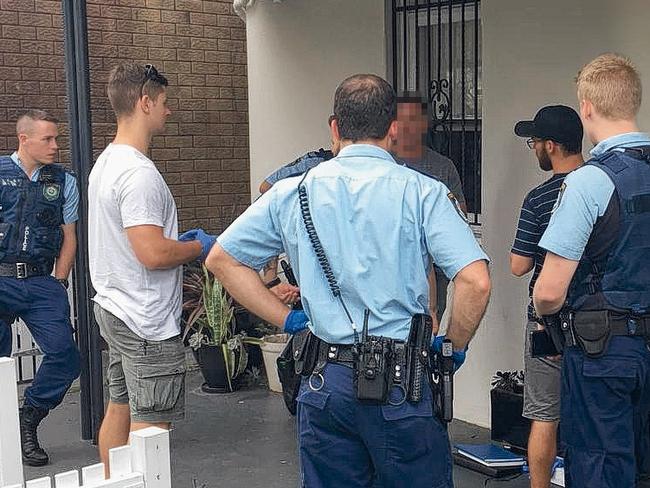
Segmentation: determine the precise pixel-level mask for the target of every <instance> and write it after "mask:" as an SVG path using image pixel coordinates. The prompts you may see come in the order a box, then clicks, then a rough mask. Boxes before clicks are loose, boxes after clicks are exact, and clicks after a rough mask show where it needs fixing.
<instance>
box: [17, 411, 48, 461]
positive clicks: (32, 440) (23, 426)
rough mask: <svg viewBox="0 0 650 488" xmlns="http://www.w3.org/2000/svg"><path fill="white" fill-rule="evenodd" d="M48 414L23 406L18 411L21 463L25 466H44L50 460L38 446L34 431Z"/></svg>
mask: <svg viewBox="0 0 650 488" xmlns="http://www.w3.org/2000/svg"><path fill="white" fill-rule="evenodd" d="M48 413H49V410H45V409H43V408H38V407H34V406H32V405H27V404H25V405H23V407H22V408H21V409H20V440H21V447H22V451H23V463H25V464H26V465H27V466H45V465H46V464H47V463H49V462H50V458H49V457H48V455H47V453H46V452H45V451H44V450H43V448H42V447H41V446H40V445H39V444H38V435H37V434H36V429H38V424H40V423H41V420H43V419H44V418H45V416H46V415H47V414H48Z"/></svg>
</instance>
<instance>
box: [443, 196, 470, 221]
mask: <svg viewBox="0 0 650 488" xmlns="http://www.w3.org/2000/svg"><path fill="white" fill-rule="evenodd" d="M447 198H449V200H451V204H452V205H453V206H454V208H455V209H456V212H457V213H458V215H460V218H461V219H463V220H464V221H465V223H466V224H469V220H467V215H465V213H464V212H463V209H462V208H460V203H459V202H458V199H457V198H456V195H454V194H453V193H452V192H449V193H447Z"/></svg>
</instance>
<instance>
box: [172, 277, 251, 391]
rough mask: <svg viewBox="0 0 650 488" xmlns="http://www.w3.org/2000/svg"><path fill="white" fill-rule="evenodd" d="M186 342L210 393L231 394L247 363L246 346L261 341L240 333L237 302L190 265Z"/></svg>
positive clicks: (185, 289)
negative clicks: (235, 305)
mask: <svg viewBox="0 0 650 488" xmlns="http://www.w3.org/2000/svg"><path fill="white" fill-rule="evenodd" d="M183 296H184V303H183V322H184V325H185V327H184V332H183V340H184V342H186V343H187V344H189V345H190V347H192V350H193V351H194V354H195V356H196V360H197V362H198V364H199V367H200V369H201V372H202V374H203V378H204V379H205V383H204V384H203V385H202V387H201V388H202V389H203V391H206V392H209V393H225V392H232V391H235V390H236V389H237V388H238V378H239V377H240V376H241V374H242V373H243V372H244V370H245V369H246V365H247V364H248V351H247V349H246V345H247V344H257V345H259V344H261V342H262V341H261V339H259V338H255V337H249V336H247V335H246V333H245V332H244V331H237V329H236V324H235V318H234V316H235V315H234V301H233V299H232V298H231V297H230V295H228V294H227V292H226V291H225V289H224V288H223V286H222V285H221V283H220V282H219V281H218V280H216V279H215V278H214V277H213V276H212V274H211V273H210V272H209V271H208V270H207V268H205V266H202V267H201V268H197V267H195V266H188V267H187V268H186V270H185V274H184V279H183Z"/></svg>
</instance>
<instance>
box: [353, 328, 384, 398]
mask: <svg viewBox="0 0 650 488" xmlns="http://www.w3.org/2000/svg"><path fill="white" fill-rule="evenodd" d="M391 345H392V343H391V341H390V340H389V339H386V338H384V337H376V336H369V337H367V339H366V340H365V341H364V342H362V343H361V344H359V346H358V347H359V355H358V357H357V358H355V361H354V382H355V389H356V392H357V399H358V400H360V401H366V402H370V403H377V404H383V405H385V404H386V403H387V402H388V392H389V385H390V383H391V381H392V372H393V364H392V361H393V351H392V348H391Z"/></svg>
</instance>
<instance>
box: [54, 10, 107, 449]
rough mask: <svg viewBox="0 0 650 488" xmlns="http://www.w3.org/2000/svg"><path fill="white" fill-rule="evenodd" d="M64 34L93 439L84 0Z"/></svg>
mask: <svg viewBox="0 0 650 488" xmlns="http://www.w3.org/2000/svg"><path fill="white" fill-rule="evenodd" d="M62 2H63V17H64V35H65V67H66V79H67V93H68V117H69V120H70V149H71V151H70V153H71V160H72V167H73V169H74V171H75V173H76V176H77V181H78V183H79V189H80V193H81V198H80V200H79V224H78V225H77V257H76V262H75V280H74V284H75V290H74V291H75V297H76V300H75V305H76V312H77V313H76V318H77V320H76V325H77V335H78V341H79V349H80V352H81V438H82V439H85V440H87V439H93V441H96V435H97V431H98V428H99V424H100V423H101V420H102V416H103V412H104V399H103V390H102V367H101V351H100V347H99V344H100V338H99V334H98V332H97V327H93V316H92V310H91V301H90V297H91V295H92V293H93V290H92V286H91V284H90V281H89V279H88V269H89V267H88V233H87V222H88V218H87V217H88V206H87V200H86V195H87V189H88V174H89V173H90V168H91V166H92V160H93V149H92V135H91V116H90V80H89V76H88V32H87V19H86V2H85V0H62Z"/></svg>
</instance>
